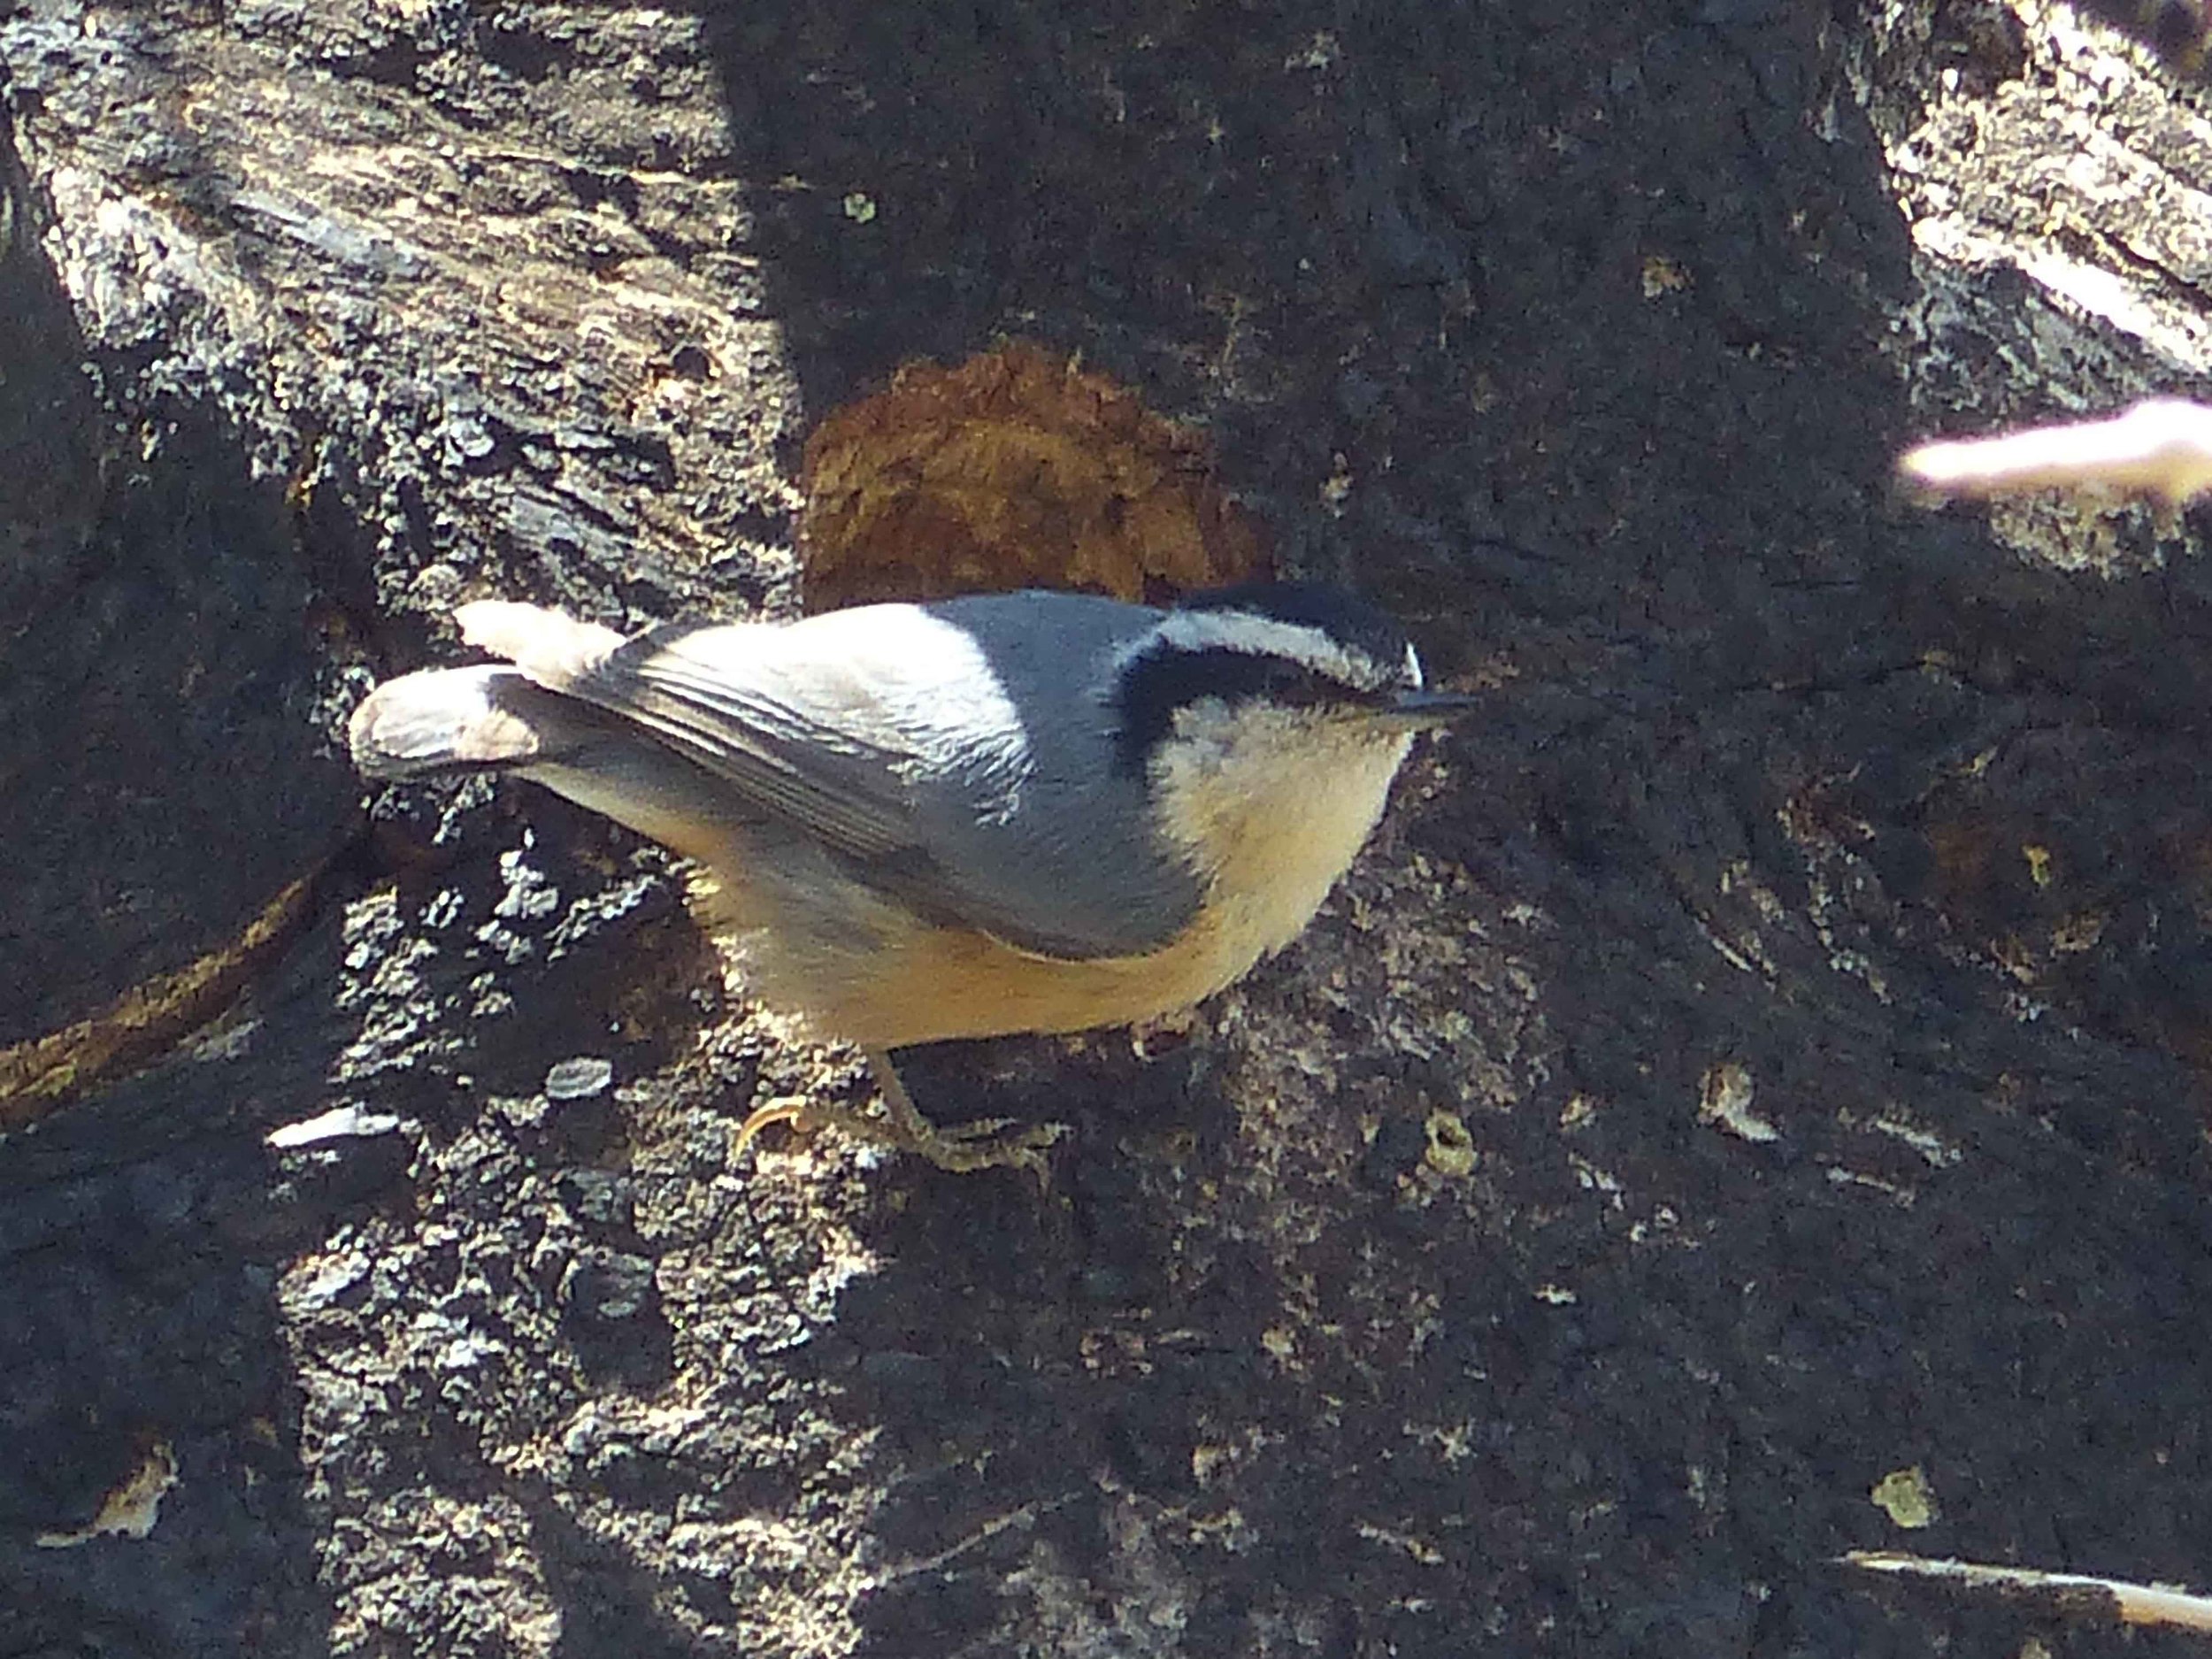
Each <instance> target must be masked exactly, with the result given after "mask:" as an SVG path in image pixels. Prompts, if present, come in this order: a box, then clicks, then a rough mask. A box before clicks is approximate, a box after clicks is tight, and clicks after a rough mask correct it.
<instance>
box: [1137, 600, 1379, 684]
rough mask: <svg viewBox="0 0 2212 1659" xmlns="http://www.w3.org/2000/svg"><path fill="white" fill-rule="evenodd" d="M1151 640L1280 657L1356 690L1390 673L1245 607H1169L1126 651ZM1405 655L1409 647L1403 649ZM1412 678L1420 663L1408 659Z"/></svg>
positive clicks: (1315, 632) (1317, 632)
mask: <svg viewBox="0 0 2212 1659" xmlns="http://www.w3.org/2000/svg"><path fill="white" fill-rule="evenodd" d="M1154 641H1158V642H1160V643H1162V644H1164V645H1171V646H1173V647H1175V648H1176V649H1178V650H1185V651H1206V650H1228V651H1242V652H1245V653H1246V654H1248V655H1249V656H1253V657H1287V658H1288V659H1289V660H1290V661H1292V662H1294V663H1302V664H1304V665H1305V666H1306V667H1308V668H1310V669H1312V670H1313V671H1314V672H1316V673H1319V674H1326V675H1327V676H1328V677H1329V678H1330V679H1332V680H1338V681H1340V682H1341V683H1343V684H1344V685H1347V686H1352V687H1356V688H1357V689H1359V690H1362V691H1379V690H1380V689H1382V687H1384V686H1385V685H1386V684H1387V683H1388V681H1389V678H1390V676H1389V675H1388V673H1387V672H1385V671H1384V670H1383V669H1382V668H1381V667H1380V666H1379V664H1376V663H1375V662H1374V660H1373V659H1372V658H1371V657H1366V656H1364V655H1362V654H1360V653H1358V652H1355V651H1349V650H1347V649H1345V648H1344V646H1343V644H1342V643H1341V642H1340V641H1337V640H1335V639H1333V638H1332V637H1331V636H1330V635H1329V634H1325V633H1324V632H1323V631H1322V630H1321V629H1319V628H1315V627H1309V626H1306V625H1305V624H1303V623H1301V622H1283V621H1279V620H1278V619H1277V618H1273V617H1262V616H1255V615H1254V614H1253V613H1252V612H1251V611H1170V612H1169V613H1168V614H1167V616H1166V617H1165V618H1163V619H1162V620H1161V623H1160V625H1159V626H1157V627H1156V628H1155V629H1153V630H1152V632H1151V633H1150V634H1148V635H1147V636H1146V637H1145V638H1144V639H1142V640H1140V641H1138V642H1137V644H1136V645H1135V646H1134V647H1133V648H1132V649H1130V651H1129V652H1128V653H1126V655H1127V656H1128V657H1138V656H1141V655H1142V654H1143V652H1144V649H1145V648H1146V647H1147V646H1148V645H1150V644H1152V643H1153V642H1154ZM1407 655H1408V657H1409V658H1410V657H1411V655H1412V653H1411V651H1410V650H1409V651H1408V653H1407ZM1411 666H1412V668H1413V672H1414V674H1415V676H1416V683H1418V676H1419V674H1420V664H1418V663H1413V664H1411Z"/></svg>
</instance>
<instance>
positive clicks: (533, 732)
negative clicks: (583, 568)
mask: <svg viewBox="0 0 2212 1659" xmlns="http://www.w3.org/2000/svg"><path fill="white" fill-rule="evenodd" d="M453 614H454V619H455V620H456V621H457V622H458V623H459V624H460V625H461V637H462V638H463V639H465V640H466V641H468V642H469V643H470V644H471V645H473V646H476V647H478V648H479V649H482V650H487V651H490V652H492V653H493V654H494V655H495V656H499V657H506V658H507V659H508V663H502V664H488V665H486V666H484V667H480V668H436V669H428V670H426V671H424V672H421V673H415V674H403V675H402V676H401V677H400V678H399V679H397V680H391V681H388V683H386V684H384V685H381V686H379V687H377V688H376V689H375V690H374V691H373V692H372V693H370V694H369V699H368V701H367V702H366V703H363V704H362V705H361V706H360V707H359V708H357V709H356V710H354V711H353V721H352V724H351V726H350V727H349V732H348V735H349V739H350V741H351V743H352V746H353V764H355V765H356V766H357V767H359V768H360V770H361V772H362V775H363V776H365V777H369V778H383V779H403V778H420V777H426V776H427V775H429V774H431V773H434V772H481V771H504V770H507V769H509V768H512V767H521V766H527V765H529V764H532V763H533V762H536V761H554V760H558V759H559V758H560V757H561V756H562V755H563V754H564V753H565V751H566V750H567V749H570V748H571V747H572V746H573V744H574V742H575V741H576V740H577V737H578V735H579V733H578V732H577V731H576V729H575V728H576V722H577V718H578V714H579V711H578V710H575V709H574V708H573V705H567V706H564V705H565V699H563V698H562V697H561V696H560V695H559V693H560V692H561V690H562V689H563V688H564V687H567V686H569V685H572V684H573V683H574V682H575V681H576V680H577V679H579V678H580V676H582V675H584V674H586V673H588V672H590V671H591V670H592V669H593V668H595V667H596V666H597V665H598V664H600V663H601V662H602V661H603V660H604V659H605V657H607V655H608V654H609V653H610V652H611V651H612V650H614V649H616V648H617V647H618V646H619V645H620V644H621V643H622V636H621V635H620V634H617V633H616V632H615V631H614V630H613V629H611V628H603V627H600V626H596V625H595V624H593V623H589V622H579V621H577V620H576V619H575V618H572V617H565V616H563V615H562V614H561V613H560V612H559V611H547V610H544V609H542V608H541V607H539V606H537V605H525V604H513V603H507V602H505V601H502V600H494V599H487V600H480V601H479V602H477V603H474V604H466V605H463V606H461V607H460V608H459V609H458V610H457V611H455V612H454V613H453ZM509 663H511V664H513V665H512V666H509V665H508V664H509ZM541 687H543V689H541Z"/></svg>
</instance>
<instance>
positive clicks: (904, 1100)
mask: <svg viewBox="0 0 2212 1659" xmlns="http://www.w3.org/2000/svg"><path fill="white" fill-rule="evenodd" d="M861 1052H862V1053H863V1054H864V1055H865V1056H867V1061H868V1069H869V1071H871V1072H872V1073H873V1074H874V1077H875V1079H876V1090H877V1092H878V1093H879V1094H881V1095H882V1097H883V1117H882V1118H872V1117H869V1116H867V1115H866V1114H864V1113H863V1112H858V1111H855V1110H852V1109H851V1108H849V1107H845V1106H825V1105H818V1104H816V1103H815V1102H810V1101H797V1100H780V1101H771V1102H769V1103H768V1104H767V1105H765V1106H763V1107H761V1108H759V1109H758V1110H756V1111H755V1112H754V1113H753V1114H752V1116H750V1117H749V1118H746V1120H745V1121H744V1123H743V1124H742V1125H741V1126H740V1127H739V1129H738V1132H737V1145H736V1147H735V1148H733V1152H734V1153H742V1152H743V1151H744V1150H745V1148H747V1147H748V1146H749V1145H750V1144H751V1142H752V1141H753V1138H754V1137H755V1136H756V1135H757V1134H759V1133H760V1132H761V1131H762V1130H764V1129H766V1128H768V1127H769V1126H770V1125H774V1124H789V1125H791V1126H792V1127H793V1128H795V1129H800V1130H815V1129H835V1130H837V1131H839V1132H840V1133H843V1134H848V1135H850V1136H851V1137H852V1138H853V1139H854V1140H856V1141H860V1142H861V1143H863V1144H864V1145H866V1146H872V1147H882V1148H886V1149H887V1150H889V1151H894V1152H910V1153H912V1154H914V1155H915V1156H917V1157H921V1158H926V1159H928V1160H929V1162H930V1163H932V1164H935V1165H936V1166H937V1167H938V1168H939V1169H941V1170H949V1171H952V1172H953V1173H955V1174H965V1173H967V1172H968V1171H972V1170H994V1169H1017V1170H1028V1171H1031V1172H1033V1174H1035V1175H1036V1177H1037V1179H1039V1180H1042V1179H1044V1178H1045V1174H1046V1170H1045V1160H1044V1149H1045V1148H1047V1147H1048V1146H1050V1145H1052V1143H1053V1142H1054V1141H1057V1140H1059V1139H1060V1137H1061V1136H1063V1135H1064V1134H1065V1133H1067V1125H1065V1124H1038V1125H1033V1126H1032V1127H1030V1128H1027V1129H1017V1130H1015V1131H1014V1132H1013V1133H1010V1134H1002V1133H999V1132H1000V1131H1002V1130H1003V1129H1004V1128H1005V1127H1006V1125H1008V1124H1009V1123H1010V1122H1012V1121H1013V1120H1012V1119H1011V1118H980V1119H979V1120H978V1121H976V1122H974V1123H966V1124H954V1125H951V1126H949V1127H948V1128H944V1129H940V1128H939V1127H938V1126H937V1125H935V1124H933V1123H932V1122H930V1120H929V1119H928V1118H925V1117H923V1116H922V1114H921V1111H920V1110H919V1109H918V1107H916V1105H915V1104H914V1101H913V1097H912V1096H911V1095H910V1094H907V1092H906V1085H905V1084H903V1083H902V1082H900V1081H899V1074H898V1071H897V1068H895V1066H893V1065H892V1064H891V1056H890V1055H889V1054H888V1053H887V1052H886V1051H885V1050H883V1049H881V1048H865V1049H863V1050H862V1051H861Z"/></svg>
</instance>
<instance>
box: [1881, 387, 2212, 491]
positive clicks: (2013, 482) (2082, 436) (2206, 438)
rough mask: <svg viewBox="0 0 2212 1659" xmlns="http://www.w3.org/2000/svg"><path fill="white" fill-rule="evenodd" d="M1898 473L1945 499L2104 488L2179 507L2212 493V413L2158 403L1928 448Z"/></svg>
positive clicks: (1908, 455) (1905, 459)
mask: <svg viewBox="0 0 2212 1659" xmlns="http://www.w3.org/2000/svg"><path fill="white" fill-rule="evenodd" d="M1897 472H1898V475H1899V476H1900V477H1901V479H1903V480H1904V481H1905V482H1906V483H1907V484H1908V485H1909V486H1910V487H1911V488H1914V489H1916V490H1918V491H1920V492H1921V493H1923V494H1924V495H1932V496H1934V497H1936V498H1938V499H1942V500H1948V499H1951V498H1953V497H1957V496H1988V495H2021V494H2024V493H2025V492H2026V491H2029V490H2035V489H2105V490H2112V491H2116V492H2119V493H2121V494H2124V495H2148V496H2152V497H2154V498H2155V499H2157V500H2159V501H2162V502H2164V503H2167V504H2168V505H2169V506H2178V505H2179V504H2180V503H2183V502H2185V501H2188V500H2190V499H2192V498H2193V497H2194V496H2197V495H2203V494H2205V493H2206V492H2207V491H2208V490H2212V409H2208V408H2206V407H2205V406H2204V405H2202V404H2201V403H2185V402H2183V401H2181V400H2180V399H2178V398H2154V399H2153V400H2152V401H2150V402H2148V403H2138V404H2137V405H2136V406H2135V407H2134V408H2132V409H2131V410H2129V411H2127V412H2126V413H2125V414H2124V415H2118V416H2116V417H2114V418H2113V419H2109V420H2082V421H2069V422H2064V423H2062V424H2060V425H2057V426H2029V427H2025V428H2024V429H2023V430H2021V431H2018V432H2007V433H2001V434H1998V435H1996V436H1995V437H1990V438H1963V439H1956V440H1950V441H1946V442H1937V443H1924V444H1921V445H1919V446H1917V447H1916V448H1914V449H1908V450H1907V451H1906V452H1905V453H1904V454H1903V455H1902V456H1901V457H1899V459H1898V462H1897Z"/></svg>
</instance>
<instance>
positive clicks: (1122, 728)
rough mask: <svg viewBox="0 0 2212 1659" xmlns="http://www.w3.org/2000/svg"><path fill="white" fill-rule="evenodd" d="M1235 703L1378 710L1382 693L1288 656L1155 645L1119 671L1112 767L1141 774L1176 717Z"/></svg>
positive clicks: (1386, 696) (1385, 695)
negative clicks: (1193, 708) (1212, 701)
mask: <svg viewBox="0 0 2212 1659" xmlns="http://www.w3.org/2000/svg"><path fill="white" fill-rule="evenodd" d="M1207 697H1216V698H1218V699H1220V700H1221V701H1222V702H1224V703H1230V704H1236V703H1248V702H1251V701H1253V700H1255V699H1257V698H1262V697H1263V698H1265V699H1266V700H1267V701H1269V702H1270V703H1282V704H1286V705H1287V706H1289V707H1292V708H1322V707H1326V706H1330V705H1336V706H1339V707H1341V706H1346V705H1351V704H1379V703H1386V702H1388V701H1389V700H1390V697H1389V694H1388V693H1387V692H1383V691H1372V692H1371V691H1363V690H1361V689H1359V688H1358V687H1353V686H1348V685H1346V684H1345V683H1344V682H1343V681H1342V680H1337V679H1335V678H1333V677H1332V676H1330V675H1328V674H1325V673H1322V672H1320V671H1318V670H1317V669H1313V668H1309V667H1307V666H1306V665H1305V664H1302V663H1297V662H1294V661H1292V660H1291V659H1289V658H1288V657H1275V656H1270V655H1267V654H1265V653H1262V652H1256V651H1240V650H1235V649H1232V648H1230V647H1228V646H1209V647H1207V648H1205V649H1202V650H1195V651H1192V650H1185V649H1180V648H1179V647H1175V646H1170V645H1156V646H1154V647H1153V648H1152V649H1149V650H1147V651H1145V652H1143V653H1141V655H1139V656H1137V657H1133V658H1132V659H1131V660H1130V661H1129V663H1128V664H1126V665H1125V667H1124V669H1123V670H1122V676H1121V689H1120V706H1119V708H1118V710H1117V713H1118V717H1119V718H1118V722H1117V726H1116V730H1115V743H1114V749H1115V762H1116V764H1117V765H1118V766H1119V767H1120V768H1121V769H1122V770H1124V771H1125V772H1137V773H1141V772H1142V771H1143V770H1144V765H1145V762H1146V760H1147V758H1148V757H1149V756H1150V754H1151V752H1152V749H1153V746H1154V745H1155V744H1156V743H1158V742H1159V741H1160V740H1161V739H1162V738H1164V737H1165V736H1166V735H1167V734H1168V733H1169V732H1170V731H1171V729H1172V728H1173V726H1174V724H1175V715H1176V711H1177V710H1179V709H1185V708H1187V707H1189V706H1190V705H1191V704H1192V703H1197V702H1199V701H1201V700H1202V699H1203V698H1207Z"/></svg>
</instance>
